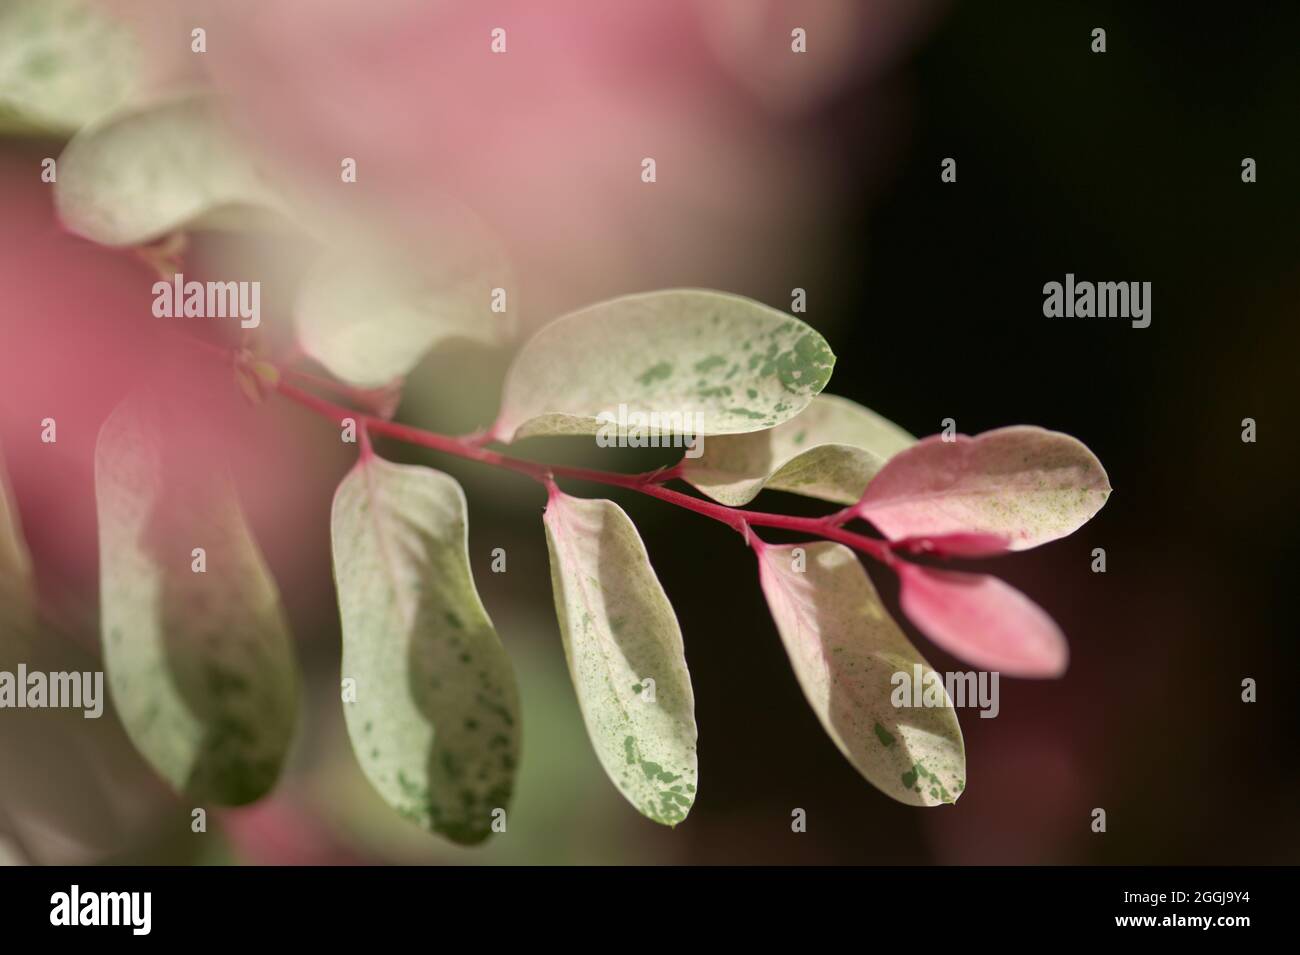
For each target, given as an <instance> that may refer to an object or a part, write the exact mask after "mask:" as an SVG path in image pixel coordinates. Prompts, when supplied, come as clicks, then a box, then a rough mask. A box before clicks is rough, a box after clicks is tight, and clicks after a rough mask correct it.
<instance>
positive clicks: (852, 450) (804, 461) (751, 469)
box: [682, 394, 916, 507]
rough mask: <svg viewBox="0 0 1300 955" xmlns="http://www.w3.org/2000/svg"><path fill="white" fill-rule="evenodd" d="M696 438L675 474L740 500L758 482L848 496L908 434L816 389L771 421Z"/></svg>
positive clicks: (824, 496)
mask: <svg viewBox="0 0 1300 955" xmlns="http://www.w3.org/2000/svg"><path fill="white" fill-rule="evenodd" d="M701 443H702V444H703V453H702V454H701V455H700V456H699V457H698V458H690V457H687V458H684V459H683V460H682V478H683V479H684V480H686V481H688V482H690V483H691V484H693V485H694V486H695V487H697V488H699V489H700V490H701V491H703V492H704V493H705V494H707V495H708V496H709V497H711V498H713V499H714V500H715V501H719V502H721V503H723V504H727V505H729V506H731V507H740V506H741V505H744V504H748V503H749V502H750V501H752V500H753V499H754V498H755V497H756V496H757V495H758V492H759V491H761V490H762V489H763V488H771V489H772V490H775V491H791V492H793V493H795V494H803V495H806V496H807V497H816V498H820V499H821V500H823V501H834V502H836V503H837V504H853V503H855V502H857V500H858V499H859V498H860V497H862V492H863V491H864V490H865V489H866V486H867V482H868V481H870V480H871V478H872V477H873V476H874V475H875V474H876V472H877V471H879V470H880V469H881V467H883V466H884V463H885V462H886V461H888V460H889V459H890V458H891V457H892V456H893V455H895V454H897V453H898V452H899V451H902V450H903V449H904V448H907V447H910V446H911V445H913V444H915V443H916V439H915V438H913V437H912V436H911V435H910V434H908V433H907V432H906V431H904V430H903V429H902V428H900V427H898V425H896V424H894V423H893V422H892V421H888V420H886V419H885V418H882V417H880V415H878V414H876V413H875V412H874V411H870V410H869V409H867V408H864V407H862V405H859V404H856V403H855V402H852V401H849V400H848V399H847V398H839V397H836V396H835V395H827V394H821V395H818V396H817V397H815V398H813V400H812V402H811V403H810V404H809V405H808V407H807V408H805V409H804V410H803V411H801V412H799V414H797V415H795V416H794V417H793V418H791V419H790V420H789V421H786V422H784V423H782V424H779V425H777V426H776V427H775V428H769V429H768V430H767V431H756V432H753V433H751V434H732V435H719V436H718V437H715V438H710V439H709V440H707V441H703V442H701Z"/></svg>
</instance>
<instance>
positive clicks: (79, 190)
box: [54, 96, 288, 246]
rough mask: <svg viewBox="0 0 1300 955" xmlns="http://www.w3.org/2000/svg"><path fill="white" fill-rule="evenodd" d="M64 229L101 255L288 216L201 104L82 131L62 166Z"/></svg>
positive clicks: (58, 191)
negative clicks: (104, 250) (195, 231)
mask: <svg viewBox="0 0 1300 955" xmlns="http://www.w3.org/2000/svg"><path fill="white" fill-rule="evenodd" d="M58 168H59V178H58V181H57V183H56V184H55V187H54V202H55V206H56V208H57V210H58V213H59V218H60V219H61V220H62V221H63V224H64V225H65V226H67V227H68V229H70V230H71V231H73V232H75V233H77V234H78V235H81V236H84V237H85V238H87V239H91V240H93V241H95V242H98V243H100V244H102V245H111V246H126V245H139V244H141V243H145V242H152V241H154V240H155V239H158V238H160V237H162V236H164V235H167V234H168V233H170V232H173V231H175V230H178V229H183V228H242V227H246V226H253V225H261V224H269V223H273V222H275V221H277V217H287V216H288V213H287V211H286V206H285V205H284V203H283V202H282V201H281V199H280V197H279V196H278V195H277V193H276V191H275V190H273V189H272V188H271V186H270V185H268V183H267V182H266V181H265V179H264V177H263V175H262V174H261V173H260V172H259V171H258V169H257V168H256V166H255V165H254V163H253V162H252V161H251V159H250V157H249V156H248V155H247V152H246V150H245V149H244V147H242V146H241V145H240V143H239V142H238V140H237V138H236V137H235V135H234V134H233V133H232V132H231V130H230V129H229V128H228V127H227V126H226V124H225V123H224V121H223V120H222V119H221V118H220V116H219V115H218V113H217V110H216V108H215V107H214V105H213V104H212V103H211V102H210V101H208V100H206V99H204V98H202V97H194V96H190V97H184V98H181V99H176V100H171V101H168V102H165V103H161V104H157V105H153V106H149V107H146V108H142V109H138V110H133V111H131V112H127V113H122V114H118V115H116V116H114V117H112V118H111V119H109V120H107V121H106V122H104V123H102V124H99V125H95V126H90V127H87V128H85V129H83V130H82V131H81V132H79V133H78V134H77V135H76V136H74V137H73V138H72V141H71V142H69V143H68V146H67V148H66V149H65V150H64V151H63V155H62V156H60V157H59V163H58Z"/></svg>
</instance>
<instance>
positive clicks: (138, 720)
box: [95, 396, 298, 804]
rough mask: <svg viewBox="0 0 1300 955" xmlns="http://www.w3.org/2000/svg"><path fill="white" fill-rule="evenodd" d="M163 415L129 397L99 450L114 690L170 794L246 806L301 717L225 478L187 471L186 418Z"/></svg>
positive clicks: (269, 593)
mask: <svg viewBox="0 0 1300 955" xmlns="http://www.w3.org/2000/svg"><path fill="white" fill-rule="evenodd" d="M161 407H162V403H161V402H159V401H154V400H146V398H145V397H144V396H138V397H134V398H131V399H128V400H127V401H126V402H124V403H123V404H122V405H121V406H119V407H118V408H117V410H115V411H114V412H113V414H112V415H111V416H110V417H109V419H108V421H106V422H105V423H104V427H103V429H102V430H101V431H100V434H99V442H98V444H97V446H96V448H95V490H96V497H97V500H98V507H99V566H100V599H101V602H102V607H101V617H102V632H103V644H104V663H105V669H106V670H107V675H108V683H109V688H110V690H111V692H112V695H113V700H114V703H115V704H116V707H117V710H118V713H119V714H120V715H121V718H122V722H123V724H124V725H125V727H126V730H127V733H128V734H129V735H130V737H131V741H132V743H134V744H135V746H136V748H137V749H138V750H139V751H140V752H141V753H142V754H143V755H144V757H145V758H146V759H147V760H148V761H149V762H150V764H152V765H153V767H154V768H155V769H156V770H157V771H158V772H159V773H160V774H161V775H162V776H163V777H165V778H166V779H167V781H168V782H169V783H171V785H172V786H173V787H174V788H176V789H177V790H178V791H180V792H183V793H185V794H186V795H189V796H192V797H194V798H195V799H202V800H212V801H214V802H219V803H228V804H241V803H246V802H251V801H252V800H254V799H257V798H258V797H260V796H262V795H263V794H265V793H266V792H267V791H268V790H270V788H271V787H272V785H273V784H274V782H275V779H276V777H277V775H278V774H279V771H280V765H281V763H282V762H283V760H284V756H285V753H286V751H287V750H288V747H289V743H290V738H291V736H292V733H293V724H294V719H295V717H296V715H297V708H298V702H297V701H298V680H297V672H296V669H295V664H294V659H293V649H292V646H291V642H290V637H289V630H288V626H287V624H286V622H285V616H284V611H283V609H282V608H281V606H280V598H279V594H278V592H277V590H276V587H275V583H274V581H273V580H272V579H271V576H270V573H269V572H268V571H267V569H266V565H265V564H264V562H263V560H262V556H261V554H260V553H259V551H258V549H257V545H256V544H255V543H254V542H253V540H252V538H251V537H250V536H249V533H248V529H247V527H246V526H245V525H244V519H243V516H242V514H241V513H240V510H239V505H238V503H237V502H236V500H235V496H234V490H233V488H232V486H231V484H230V482H229V480H228V479H227V478H226V476H225V475H224V474H222V473H220V472H217V473H211V472H207V471H201V470H200V469H198V468H195V467H194V466H193V465H192V461H193V458H194V450H195V449H194V447H193V446H191V445H189V444H187V442H186V441H185V440H184V435H185V434H186V431H185V429H186V428H191V429H192V424H191V423H189V422H186V421H183V420H181V419H180V417H179V416H176V417H174V418H169V417H165V416H166V415H168V414H169V412H166V411H163V410H160V409H161ZM164 435H165V436H166V437H165V439H164ZM191 437H192V440H193V441H194V442H195V443H196V444H197V443H198V442H200V441H201V440H202V439H201V438H200V437H199V436H191ZM198 547H201V548H203V549H204V551H205V558H204V559H205V561H206V572H203V573H196V572H195V571H194V566H195V565H194V563H193V562H194V560H195V558H194V555H193V550H194V548H198Z"/></svg>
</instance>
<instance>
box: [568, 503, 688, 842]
mask: <svg viewBox="0 0 1300 955" xmlns="http://www.w3.org/2000/svg"><path fill="white" fill-rule="evenodd" d="M545 522H546V542H547V546H548V548H549V550H550V554H551V584H552V587H553V588H554V591H555V609H556V612H557V614H558V616H559V620H560V634H561V636H562V637H563V639H564V653H565V656H566V658H567V659H568V661H569V673H570V675H572V677H573V685H574V689H575V690H576V691H577V694H578V704H579V706H580V707H581V709H582V717H583V720H584V722H585V723H586V724H587V734H588V735H589V736H590V737H591V743H592V746H594V747H595V750H596V755H597V757H598V758H599V759H600V763H601V765H602V766H604V767H605V772H606V773H608V774H609V778H610V779H611V780H613V782H614V785H615V786H617V787H618V789H619V791H620V792H621V793H622V794H623V795H624V796H625V797H626V798H627V800H628V802H630V803H632V805H633V806H635V807H636V808H637V809H639V810H640V811H641V812H642V813H643V814H644V815H646V816H647V817H649V818H650V819H653V820H654V821H655V822H659V823H663V824H664V825H669V826H675V825H676V824H677V823H679V822H681V821H682V820H684V819H685V818H686V814H687V813H688V812H689V811H690V808H691V804H692V803H693V802H694V801H695V787H696V784H697V780H698V772H697V769H696V758H695V737H696V731H695V695H694V693H693V692H692V690H691V675H690V673H689V671H688V670H687V669H686V656H685V651H684V649H683V647H682V632H681V629H680V628H679V627H678V626H677V617H676V615H675V614H674V613H673V608H672V605H671V604H669V603H668V596H667V595H666V594H665V593H664V589H663V587H662V586H661V585H660V583H659V579H658V578H657V577H656V576H655V572H654V568H653V567H651V566H650V558H649V556H648V555H647V554H646V551H645V545H644V544H642V543H641V537H640V535H639V534H637V531H636V527H635V526H633V524H632V522H631V520H629V519H628V516H627V515H626V514H624V513H623V511H622V510H621V509H620V508H619V507H618V505H617V504H615V503H614V502H613V501H603V500H600V501H592V500H582V499H579V498H573V497H569V496H568V495H565V494H563V493H561V492H559V491H558V490H557V491H553V492H552V494H551V498H550V501H549V502H548V503H547V506H546V516H545ZM646 680H653V681H654V684H653V697H654V700H653V702H651V701H650V700H649V699H648V696H649V693H648V690H649V685H648V684H647V683H646V682H645V681H646Z"/></svg>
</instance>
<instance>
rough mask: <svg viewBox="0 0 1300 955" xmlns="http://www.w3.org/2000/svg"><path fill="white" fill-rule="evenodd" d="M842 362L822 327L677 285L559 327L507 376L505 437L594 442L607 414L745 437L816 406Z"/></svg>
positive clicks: (595, 309) (603, 306)
mask: <svg viewBox="0 0 1300 955" xmlns="http://www.w3.org/2000/svg"><path fill="white" fill-rule="evenodd" d="M834 364H835V356H834V355H833V354H831V350H830V348H829V347H828V346H827V344H826V341H825V339H823V338H822V337H821V335H819V334H818V333H817V332H816V331H814V330H813V329H812V328H810V327H808V326H807V325H805V324H804V323H803V322H801V321H799V320H798V319H797V318H793V317H792V316H790V315H786V314H784V313H783V312H778V311H777V310H776V309H773V308H768V307H767V306H766V305H762V304H760V303H758V302H755V301H751V300H750V299H747V298H741V297H740V296H738V295H727V294H724V293H722V292H710V291H702V290H697V289H673V290H670V291H664V292H650V293H648V294H644V295H628V296H626V297H624V298H616V299H612V300H610V301H608V302H601V303H599V304H597V305H591V306H588V307H587V308H584V309H582V310H580V311H577V312H574V313H572V314H570V315H566V316H565V317H563V318H561V319H559V320H557V321H555V322H552V323H551V324H550V325H547V326H546V327H545V328H543V329H542V330H541V331H540V332H538V333H537V334H536V335H535V336H534V337H533V338H532V339H531V340H530V341H529V342H528V343H527V344H526V345H524V347H523V349H522V350H521V351H520V352H519V355H518V356H517V357H516V358H515V362H514V364H513V365H512V366H511V368H510V372H509V374H508V375H507V377H506V383H505V392H504V397H503V398H502V403H501V413H500V415H499V417H498V419H497V423H496V427H495V429H494V430H495V433H496V434H497V435H498V436H499V437H500V438H501V439H502V440H503V441H514V440H517V439H519V438H526V437H530V436H533V435H548V434H596V433H597V432H599V431H600V430H601V428H602V421H601V419H600V417H599V416H601V415H610V416H613V417H615V418H616V417H617V416H618V414H619V407H620V405H626V409H627V413H628V414H629V415H633V414H645V415H650V414H654V415H657V416H660V422H661V426H660V427H658V428H655V427H654V426H653V425H649V426H648V427H647V433H657V432H662V433H668V434H671V433H675V432H677V431H682V430H685V429H684V428H683V427H682V426H681V425H680V424H676V423H674V418H673V417H671V416H677V417H676V419H675V421H677V422H682V421H685V418H684V416H685V415H698V416H700V417H699V418H698V419H691V420H692V424H693V425H694V427H693V428H691V429H690V430H693V431H695V433H698V434H704V435H710V434H743V433H746V432H750V431H760V430H762V429H764V428H771V427H774V426H775V425H778V424H780V423H781V422H782V421H785V420H787V419H788V418H792V417H794V416H795V415H797V414H798V413H799V412H800V411H802V410H803V409H804V407H805V406H807V404H808V402H809V401H810V400H812V397H813V395H815V394H817V393H818V392H819V391H821V390H822V388H823V387H824V386H825V385H826V381H827V379H828V378H830V374H831V368H832V367H833V366H834Z"/></svg>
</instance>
